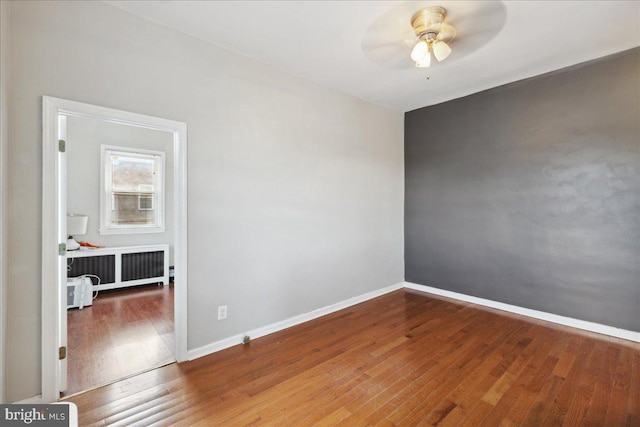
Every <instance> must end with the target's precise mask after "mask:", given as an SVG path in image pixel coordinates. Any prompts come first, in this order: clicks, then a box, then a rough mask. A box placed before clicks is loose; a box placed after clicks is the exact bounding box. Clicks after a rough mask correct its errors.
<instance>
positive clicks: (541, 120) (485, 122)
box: [405, 48, 640, 331]
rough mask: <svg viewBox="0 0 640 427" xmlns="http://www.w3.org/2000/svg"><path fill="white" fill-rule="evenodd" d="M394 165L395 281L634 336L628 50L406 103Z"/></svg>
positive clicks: (639, 74) (635, 216) (637, 246)
mask: <svg viewBox="0 0 640 427" xmlns="http://www.w3.org/2000/svg"><path fill="white" fill-rule="evenodd" d="M429 83H430V82H427V83H426V84H429ZM405 173H406V184H405V192H406V194H405V264H406V265H405V276H406V280H407V281H409V282H414V283H418V284H423V285H429V286H433V287H437V288H441V289H447V290H450V291H455V292H460V293H464V294H468V295H473V296H477V297H481V298H487V299H491V300H494V301H501V302H505V303H508V304H514V305H518V306H521V307H527V308H532V309H536V310H542V311H546V312H550V313H555V314H559V315H563V316H569V317H573V318H577V319H582V320H587V321H592V322H597V323H602V324H605V325H610V326H615V327H620V328H624V329H629V330H634V331H640V49H638V48H636V49H633V50H630V51H626V52H622V53H620V54H616V55H613V56H610V57H607V58H604V59H600V60H597V61H593V62H590V63H585V64H581V65H579V66H575V67H571V68H568V69H565V70H561V71H558V72H554V73H551V74H548V75H544V76H540V77H536V78H533V79H528V80H524V81H521V82H517V83H514V84H510V85H506V86H502V87H499V88H495V89H491V90H488V91H485V92H481V93H478V94H474V95H471V96H468V97H465V98H461V99H457V100H453V101H450V102H446V103H443V104H439V105H435V106H431V107H426V108H422V109H419V110H415V111H411V112H408V113H407V114H406V115H405Z"/></svg>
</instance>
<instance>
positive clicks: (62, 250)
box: [58, 243, 67, 255]
mask: <svg viewBox="0 0 640 427" xmlns="http://www.w3.org/2000/svg"><path fill="white" fill-rule="evenodd" d="M66 254H67V244H66V243H58V255H66Z"/></svg>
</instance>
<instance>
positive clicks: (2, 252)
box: [0, 1, 10, 402]
mask: <svg viewBox="0 0 640 427" xmlns="http://www.w3.org/2000/svg"><path fill="white" fill-rule="evenodd" d="M9 58H10V57H9V4H8V2H5V1H0V188H2V194H0V402H4V401H5V381H4V379H5V369H6V365H5V359H6V358H5V352H6V351H5V349H6V341H5V338H6V326H7V322H6V320H7V293H6V284H7V266H6V262H5V259H6V250H7V214H6V211H7V200H8V197H7V195H8V192H7V191H5V188H6V186H7V171H8V168H7V157H8V156H7V148H8V146H9V75H8V74H9Z"/></svg>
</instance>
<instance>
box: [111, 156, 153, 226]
mask: <svg viewBox="0 0 640 427" xmlns="http://www.w3.org/2000/svg"><path fill="white" fill-rule="evenodd" d="M101 153H102V171H101V172H102V175H101V176H102V197H101V199H100V202H101V209H100V234H127V233H161V232H164V231H165V226H164V153H163V152H161V151H151V150H142V149H134V148H125V147H114V146H110V145H103V146H102V148H101Z"/></svg>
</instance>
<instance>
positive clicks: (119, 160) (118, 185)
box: [111, 154, 155, 192]
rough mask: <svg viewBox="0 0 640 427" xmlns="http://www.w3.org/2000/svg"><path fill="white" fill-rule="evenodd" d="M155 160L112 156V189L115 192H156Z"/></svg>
mask: <svg viewBox="0 0 640 427" xmlns="http://www.w3.org/2000/svg"><path fill="white" fill-rule="evenodd" d="M154 164H155V159H153V158H148V157H147V158H141V157H136V156H127V155H120V154H118V155H112V156H111V170H112V175H111V176H112V189H113V190H114V191H129V192H134V191H147V192H148V191H154V182H155V179H154V178H155V177H154Z"/></svg>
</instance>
